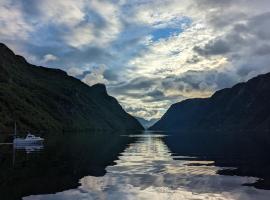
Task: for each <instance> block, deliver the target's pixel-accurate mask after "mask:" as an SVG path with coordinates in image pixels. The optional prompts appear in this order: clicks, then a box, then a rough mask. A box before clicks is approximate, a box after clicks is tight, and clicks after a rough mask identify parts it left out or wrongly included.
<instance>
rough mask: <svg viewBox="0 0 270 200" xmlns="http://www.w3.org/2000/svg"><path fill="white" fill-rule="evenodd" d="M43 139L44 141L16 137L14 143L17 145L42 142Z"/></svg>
mask: <svg viewBox="0 0 270 200" xmlns="http://www.w3.org/2000/svg"><path fill="white" fill-rule="evenodd" d="M43 141H44V140H43V139H35V140H27V139H21V138H16V139H14V140H13V144H15V145H30V144H41V143H42V142H43Z"/></svg>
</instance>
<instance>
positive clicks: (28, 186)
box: [0, 132, 270, 200]
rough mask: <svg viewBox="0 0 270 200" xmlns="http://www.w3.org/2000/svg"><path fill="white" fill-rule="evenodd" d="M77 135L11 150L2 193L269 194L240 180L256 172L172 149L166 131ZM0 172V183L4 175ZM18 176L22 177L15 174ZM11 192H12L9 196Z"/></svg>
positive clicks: (30, 197) (64, 196) (33, 199)
mask: <svg viewBox="0 0 270 200" xmlns="http://www.w3.org/2000/svg"><path fill="white" fill-rule="evenodd" d="M84 137H86V138H88V137H89V136H84ZM76 138H77V139H78V138H81V136H77V137H75V138H74V136H72V138H70V140H68V141H70V142H71V141H72V143H69V142H67V143H66V145H65V146H64V147H62V146H60V147H59V143H58V142H54V143H53V144H47V146H46V144H45V146H44V149H43V147H39V148H36V149H35V148H32V149H31V148H25V149H20V150H15V152H14V151H13V154H12V155H13V160H12V161H11V160H9V161H10V162H12V166H13V167H11V168H5V170H7V172H8V173H10V174H9V178H11V177H12V176H14V174H13V173H15V175H16V174H17V175H16V176H15V177H13V178H14V179H11V182H10V183H12V184H14V185H15V187H13V188H12V189H11V190H10V191H8V192H9V194H7V192H6V191H5V192H4V191H3V189H2V190H1V189H0V192H3V195H2V197H7V199H8V197H10V199H13V198H14V199H20V198H21V197H22V199H24V200H88V199H115V200H121V199H125V200H126V199H134V200H135V199H136V200H137V199H166V200H167V199H180V200H181V199H183V200H189V199H190V200H191V199H192V200H201V199H205V200H206V199H207V200H211V199H213V200H214V199H217V200H223V199H224V200H225V199H229V200H233V199H237V200H242V199H243V200H249V199H259V200H260V199H262V200H264V199H265V200H268V199H270V191H268V190H260V189H256V188H255V187H250V186H244V185H243V184H249V183H254V182H256V181H257V180H258V178H255V177H250V176H225V175H220V174H219V173H218V172H219V171H222V170H226V169H227V170H230V169H232V168H225V167H218V166H216V164H215V163H216V162H215V161H214V160H209V159H203V158H202V157H201V158H198V157H195V156H187V155H186V154H185V155H180V154H179V152H178V153H175V152H171V150H170V149H169V147H168V145H167V144H169V143H168V141H166V140H167V139H168V138H170V136H166V135H163V134H154V133H152V134H151V133H148V132H146V133H145V134H143V135H129V136H124V135H123V136H108V135H107V136H106V137H103V136H100V135H98V136H93V137H91V138H92V139H93V140H94V141H92V144H88V143H89V141H88V142H85V138H84V139H83V140H80V139H78V141H76ZM91 138H90V139H91ZM94 138H95V139H94ZM97 138H99V139H97ZM113 138H114V139H113ZM115 138H117V139H115ZM88 139H89V138H88ZM171 139H172V138H171ZM90 145H91V147H90ZM93 146H94V147H93ZM115 146H117V148H116V147H115ZM67 148H68V149H67ZM42 149H43V150H42ZM67 151H68V152H67ZM70 154H72V155H70ZM8 155H11V154H8ZM14 156H16V157H15V159H14ZM2 163H3V162H2ZM10 166H11V165H10ZM31 172H32V174H33V176H32V175H31ZM22 174H24V175H22ZM28 177H29V178H28ZM1 178H2V179H1V181H2V183H1V185H2V186H3V185H5V183H4V181H5V180H4V178H6V177H4V176H3V175H2V176H1ZM22 178H24V180H23V181H22V180H19V179H22ZM16 181H18V182H16ZM17 183H18V185H17V186H16V184H17ZM7 184H8V181H7ZM8 187H9V188H10V187H11V186H10V185H9V186H8ZM12 190H14V191H12ZM17 190H21V192H19V193H17V192H15V191H17ZM12 192H15V193H17V195H14V196H13V194H11V193H12ZM4 193H5V194H4ZM46 193H47V194H46ZM0 194H1V193H0ZM8 195H9V196H8ZM20 195H21V196H20ZM0 199H1V198H0Z"/></svg>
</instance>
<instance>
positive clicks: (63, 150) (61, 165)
mask: <svg viewBox="0 0 270 200" xmlns="http://www.w3.org/2000/svg"><path fill="white" fill-rule="evenodd" d="M119 135H120V133H109V132H83V133H65V134H63V133H54V134H52V135H50V137H48V138H46V140H45V141H46V143H45V144H44V147H37V146H35V147H33V146H32V147H29V146H24V147H22V148H17V147H15V148H13V145H12V144H9V145H1V146H0V199H1V200H19V199H21V198H22V197H24V196H29V195H34V194H47V193H55V192H59V191H64V190H68V189H71V188H76V187H78V186H79V183H78V180H79V179H80V178H82V177H84V176H86V175H92V176H103V175H104V174H105V173H106V171H105V168H106V167H107V166H108V165H113V164H114V160H116V159H117V156H118V155H119V153H121V152H123V150H124V149H125V148H126V145H127V144H129V143H131V142H133V141H134V138H129V137H119ZM42 148H43V149H42Z"/></svg>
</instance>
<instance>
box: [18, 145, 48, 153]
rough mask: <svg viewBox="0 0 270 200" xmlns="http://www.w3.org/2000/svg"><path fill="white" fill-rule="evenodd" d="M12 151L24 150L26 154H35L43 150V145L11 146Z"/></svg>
mask: <svg viewBox="0 0 270 200" xmlns="http://www.w3.org/2000/svg"><path fill="white" fill-rule="evenodd" d="M13 148H14V150H25V152H26V153H27V154H29V153H36V152H40V151H42V150H43V148H44V145H43V144H25V145H18V144H13Z"/></svg>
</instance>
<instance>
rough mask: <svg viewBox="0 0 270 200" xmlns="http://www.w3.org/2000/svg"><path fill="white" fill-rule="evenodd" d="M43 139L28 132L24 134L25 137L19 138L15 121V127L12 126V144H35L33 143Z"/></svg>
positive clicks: (38, 142) (39, 142) (40, 141)
mask: <svg viewBox="0 0 270 200" xmlns="http://www.w3.org/2000/svg"><path fill="white" fill-rule="evenodd" d="M43 141H44V139H43V138H41V137H37V136H35V135H33V134H31V133H30V132H28V134H27V135H26V137H25V138H19V137H17V125H16V122H15V127H14V139H13V144H14V145H35V144H41V143H42V142H43Z"/></svg>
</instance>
